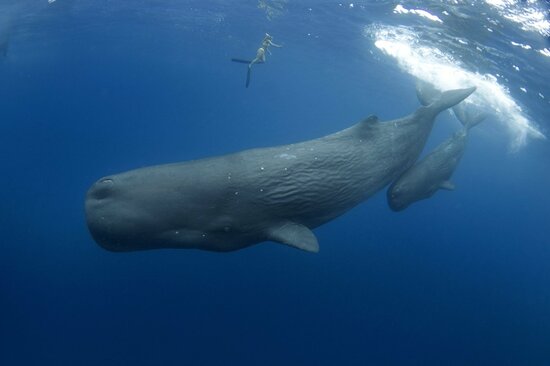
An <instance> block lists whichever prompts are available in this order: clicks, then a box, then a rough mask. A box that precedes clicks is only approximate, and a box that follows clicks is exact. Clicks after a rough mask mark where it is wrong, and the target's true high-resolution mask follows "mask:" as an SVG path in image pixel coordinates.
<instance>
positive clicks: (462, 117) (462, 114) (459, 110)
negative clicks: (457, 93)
mask: <svg viewBox="0 0 550 366" xmlns="http://www.w3.org/2000/svg"><path fill="white" fill-rule="evenodd" d="M453 112H454V114H455V116H456V118H457V119H458V120H459V121H460V123H462V126H464V128H466V129H467V130H469V129H470V128H472V127H475V126H477V125H478V124H479V123H480V122H481V121H483V120H484V119H485V118H486V117H487V114H485V113H483V112H478V111H475V110H473V109H472V108H466V107H465V106H464V103H460V104H457V105H455V106H454V107H453Z"/></svg>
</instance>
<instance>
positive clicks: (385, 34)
mask: <svg viewBox="0 0 550 366" xmlns="http://www.w3.org/2000/svg"><path fill="white" fill-rule="evenodd" d="M365 34H366V35H367V36H368V37H371V38H372V39H373V41H374V44H375V46H376V47H377V48H378V49H379V50H380V51H382V52H383V53H384V54H385V55H387V56H390V57H393V58H394V59H395V60H396V61H397V64H398V65H399V67H400V68H401V69H402V70H403V71H405V72H407V73H409V74H410V75H412V76H414V77H416V78H417V79H419V80H422V81H424V82H427V83H430V84H432V85H433V86H434V87H435V88H437V89H439V90H449V89H457V88H465V87H470V86H476V87H477V90H476V92H475V93H474V94H472V95H471V96H470V97H468V99H467V100H466V102H467V103H473V104H475V105H477V106H479V107H480V108H483V109H484V110H486V111H488V112H490V113H492V114H494V115H495V117H496V118H497V119H498V120H499V121H500V122H501V123H502V124H503V125H504V126H506V128H507V130H508V132H509V134H510V137H511V146H512V148H513V149H514V150H517V149H519V148H521V147H523V146H524V145H525V144H526V142H527V140H528V138H537V139H544V138H546V137H545V136H544V134H543V133H542V132H541V131H540V130H539V129H538V128H537V127H536V125H535V124H534V123H533V122H532V121H530V120H529V118H528V117H527V116H526V115H525V113H524V112H523V110H522V108H521V106H520V105H519V104H518V103H517V102H516V101H515V100H514V98H512V96H511V95H510V92H509V90H508V89H507V88H506V87H505V86H503V85H501V84H499V82H498V79H497V77H496V76H494V75H491V74H480V73H477V72H472V71H469V70H468V69H466V68H465V67H464V66H462V65H461V63H460V62H459V61H458V60H456V59H454V58H453V57H452V56H451V55H449V54H445V53H444V52H442V51H441V50H439V49H438V48H437V47H433V46H426V45H423V44H422V43H421V42H420V39H419V37H418V35H417V34H416V33H415V32H414V31H413V30H412V29H411V28H408V27H404V26H397V27H394V26H381V25H375V26H367V27H366V28H365Z"/></svg>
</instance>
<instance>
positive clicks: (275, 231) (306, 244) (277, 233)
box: [267, 221, 319, 253]
mask: <svg viewBox="0 0 550 366" xmlns="http://www.w3.org/2000/svg"><path fill="white" fill-rule="evenodd" d="M267 236H268V238H269V240H272V241H275V242H277V243H281V244H286V245H289V246H291V247H294V248H297V249H302V250H305V251H306V252H312V253H317V252H318V251H319V243H318V242H317V238H316V237H315V234H313V232H312V231H311V230H310V229H308V228H307V227H305V226H304V225H301V224H297V223H295V222H290V221H289V222H286V223H283V224H282V225H280V226H277V227H274V228H272V229H270V230H269V231H268V234H267Z"/></svg>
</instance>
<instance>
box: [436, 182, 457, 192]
mask: <svg viewBox="0 0 550 366" xmlns="http://www.w3.org/2000/svg"><path fill="white" fill-rule="evenodd" d="M439 188H440V189H446V190H447V191H454V190H455V185H454V184H453V182H451V181H450V180H446V181H444V182H442V183H441V185H440V186H439Z"/></svg>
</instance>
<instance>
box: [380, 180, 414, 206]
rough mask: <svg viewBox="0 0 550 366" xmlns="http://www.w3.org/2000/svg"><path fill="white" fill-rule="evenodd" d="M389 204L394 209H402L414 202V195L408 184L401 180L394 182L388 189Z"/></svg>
mask: <svg viewBox="0 0 550 366" xmlns="http://www.w3.org/2000/svg"><path fill="white" fill-rule="evenodd" d="M386 196H387V199H388V205H389V206H390V208H391V209H392V210H393V211H402V210H404V209H406V208H407V207H408V206H409V205H410V204H411V203H413V202H414V195H413V192H412V190H411V189H410V187H409V186H408V185H407V184H404V183H402V182H400V181H397V182H395V183H394V184H392V185H391V186H390V187H389V188H388V191H387V194H386Z"/></svg>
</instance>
